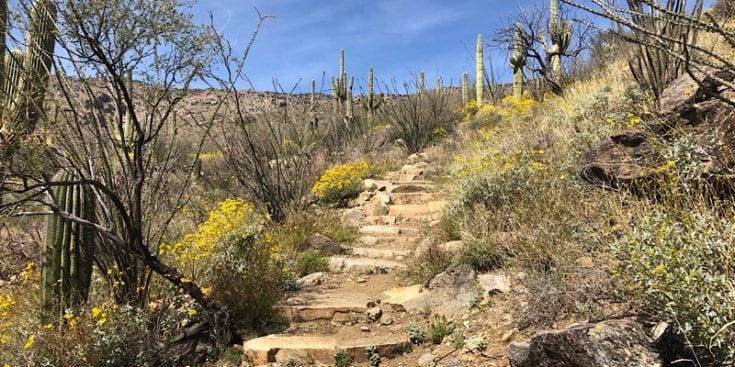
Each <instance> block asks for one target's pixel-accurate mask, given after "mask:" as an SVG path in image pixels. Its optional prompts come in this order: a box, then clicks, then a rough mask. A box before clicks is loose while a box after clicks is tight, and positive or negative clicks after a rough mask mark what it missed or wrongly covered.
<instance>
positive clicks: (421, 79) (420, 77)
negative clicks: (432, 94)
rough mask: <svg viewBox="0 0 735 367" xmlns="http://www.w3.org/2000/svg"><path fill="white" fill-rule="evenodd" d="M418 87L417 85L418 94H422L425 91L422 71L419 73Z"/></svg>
mask: <svg viewBox="0 0 735 367" xmlns="http://www.w3.org/2000/svg"><path fill="white" fill-rule="evenodd" d="M418 87H419V94H423V93H424V92H426V79H425V78H424V72H423V71H421V72H420V73H419V81H418Z"/></svg>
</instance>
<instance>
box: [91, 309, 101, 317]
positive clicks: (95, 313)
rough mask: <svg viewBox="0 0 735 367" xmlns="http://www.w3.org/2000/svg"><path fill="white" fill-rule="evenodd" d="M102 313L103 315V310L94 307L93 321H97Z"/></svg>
mask: <svg viewBox="0 0 735 367" xmlns="http://www.w3.org/2000/svg"><path fill="white" fill-rule="evenodd" d="M101 313H102V309H101V308H99V307H97V306H95V307H92V318H93V319H96V318H97V317H99V316H100V314H101Z"/></svg>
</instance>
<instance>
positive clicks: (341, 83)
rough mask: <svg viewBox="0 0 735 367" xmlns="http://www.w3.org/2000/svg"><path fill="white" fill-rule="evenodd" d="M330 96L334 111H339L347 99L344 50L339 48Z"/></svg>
mask: <svg viewBox="0 0 735 367" xmlns="http://www.w3.org/2000/svg"><path fill="white" fill-rule="evenodd" d="M332 98H333V100H334V106H333V110H334V113H335V114H336V113H339V111H340V108H341V107H342V106H343V105H344V103H345V101H346V100H347V73H346V72H345V50H344V49H341V50H339V75H338V76H337V78H335V77H334V76H332Z"/></svg>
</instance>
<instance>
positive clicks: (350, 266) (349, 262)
mask: <svg viewBox="0 0 735 367" xmlns="http://www.w3.org/2000/svg"><path fill="white" fill-rule="evenodd" d="M403 266H405V265H404V264H403V263H400V262H397V261H394V260H387V259H370V258H366V257H341V256H333V257H331V258H329V271H331V272H333V273H373V272H377V271H381V270H390V269H395V268H399V267H403Z"/></svg>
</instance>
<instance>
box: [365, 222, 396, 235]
mask: <svg viewBox="0 0 735 367" xmlns="http://www.w3.org/2000/svg"><path fill="white" fill-rule="evenodd" d="M402 232H403V231H402V229H401V228H400V227H396V226H389V225H380V224H374V225H369V226H364V227H362V228H360V233H362V234H364V235H373V236H375V235H397V234H401V233H402Z"/></svg>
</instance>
